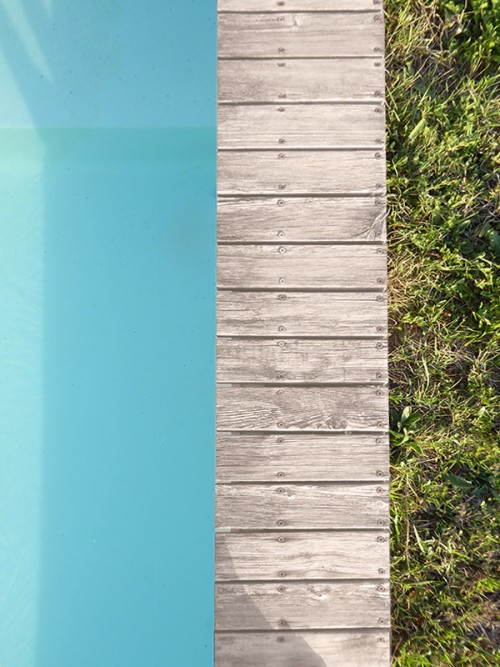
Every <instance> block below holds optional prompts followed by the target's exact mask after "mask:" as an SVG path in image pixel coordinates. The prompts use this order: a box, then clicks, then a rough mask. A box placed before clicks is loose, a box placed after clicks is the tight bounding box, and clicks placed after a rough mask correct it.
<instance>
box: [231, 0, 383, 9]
mask: <svg viewBox="0 0 500 667" xmlns="http://www.w3.org/2000/svg"><path fill="white" fill-rule="evenodd" d="M381 7H382V2H377V3H375V2H374V0H219V2H218V10H219V12H283V11H308V12H311V11H319V12H326V11H333V12H336V11H350V12H355V11H372V10H374V9H381Z"/></svg>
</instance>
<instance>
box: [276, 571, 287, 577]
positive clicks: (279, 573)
mask: <svg viewBox="0 0 500 667" xmlns="http://www.w3.org/2000/svg"><path fill="white" fill-rule="evenodd" d="M278 577H286V572H283V571H282V572H278Z"/></svg>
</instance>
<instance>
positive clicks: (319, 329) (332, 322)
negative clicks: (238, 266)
mask: <svg viewBox="0 0 500 667" xmlns="http://www.w3.org/2000/svg"><path fill="white" fill-rule="evenodd" d="M217 301H218V306H217V316H218V333H219V335H223V336H238V335H242V336H316V337H319V336H336V337H339V338H341V337H357V336H381V335H383V334H384V333H385V332H386V331H387V309H386V299H385V296H382V295H380V294H377V293H376V292H349V293H335V292H330V293H314V292H312V293H308V292H287V293H283V294H276V293H274V292H261V293H258V292H232V291H219V293H218V295H217Z"/></svg>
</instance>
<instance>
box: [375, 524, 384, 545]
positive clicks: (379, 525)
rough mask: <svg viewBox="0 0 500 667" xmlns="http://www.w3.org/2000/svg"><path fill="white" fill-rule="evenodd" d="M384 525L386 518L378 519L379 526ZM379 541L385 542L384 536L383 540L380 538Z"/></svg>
mask: <svg viewBox="0 0 500 667" xmlns="http://www.w3.org/2000/svg"><path fill="white" fill-rule="evenodd" d="M383 525H384V520H383V519H379V520H378V521H377V526H383ZM377 539H378V538H377ZM378 541H379V542H385V540H384V538H382V539H381V540H378Z"/></svg>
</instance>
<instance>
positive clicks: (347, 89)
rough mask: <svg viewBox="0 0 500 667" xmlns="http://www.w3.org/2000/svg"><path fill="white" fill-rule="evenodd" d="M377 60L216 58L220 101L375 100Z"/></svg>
mask: <svg viewBox="0 0 500 667" xmlns="http://www.w3.org/2000/svg"><path fill="white" fill-rule="evenodd" d="M381 65H382V63H381V61H380V59H374V58H357V59H356V58H351V59H347V58H345V59H339V60H326V59H320V58H318V59H312V60H311V59H297V60H286V61H285V60H283V61H278V60H220V61H219V64H218V89H219V102H220V103H228V102H234V103H240V102H275V103H280V102H342V101H346V100H355V101H358V100H359V101H371V102H373V103H378V102H380V96H381V95H382V91H383V90H384V68H383V67H382V66H381Z"/></svg>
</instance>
